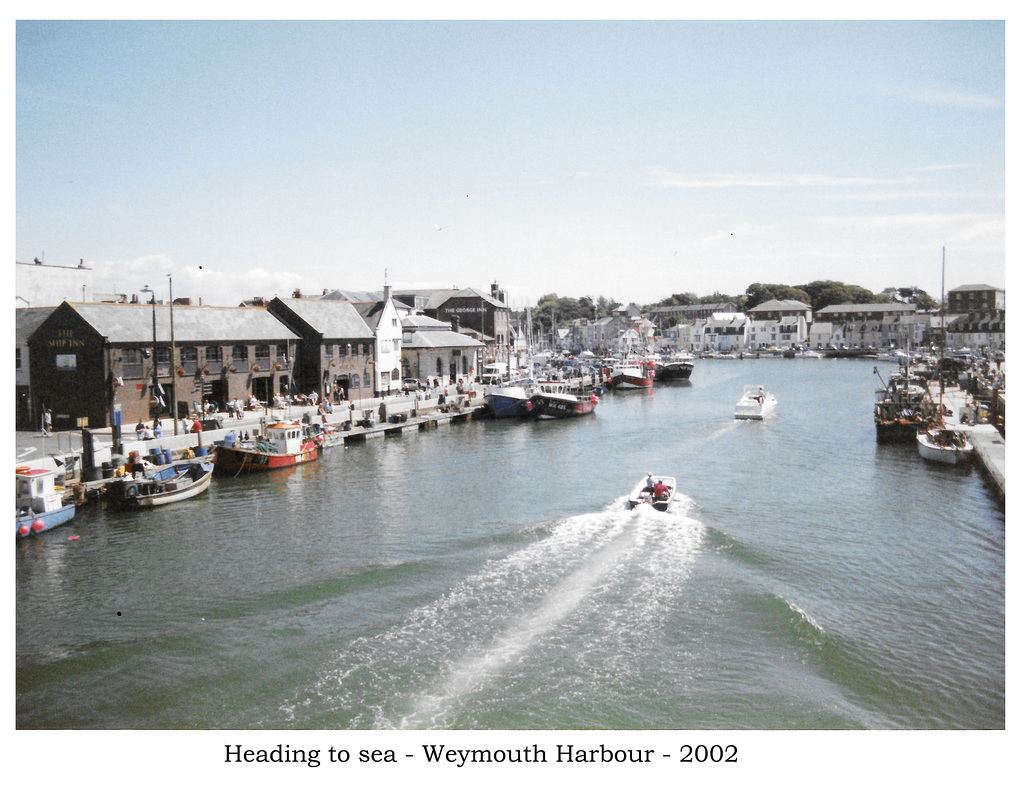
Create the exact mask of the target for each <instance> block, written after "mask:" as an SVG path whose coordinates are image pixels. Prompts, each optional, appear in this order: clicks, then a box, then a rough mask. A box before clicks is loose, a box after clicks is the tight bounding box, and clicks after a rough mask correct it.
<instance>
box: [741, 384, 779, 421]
mask: <svg viewBox="0 0 1024 785" xmlns="http://www.w3.org/2000/svg"><path fill="white" fill-rule="evenodd" d="M776 403H777V401H776V400H775V396H774V395H772V394H771V393H770V392H768V391H767V390H765V388H764V385H763V384H748V385H746V386H745V387H744V388H743V395H742V396H740V400H739V402H738V403H737V404H736V409H735V411H734V412H733V416H734V417H735V418H736V419H737V420H763V419H764V418H765V417H767V416H768V415H769V414H771V413H772V411H774V410H775V405H776Z"/></svg>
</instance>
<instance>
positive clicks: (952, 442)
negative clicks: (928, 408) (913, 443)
mask: <svg viewBox="0 0 1024 785" xmlns="http://www.w3.org/2000/svg"><path fill="white" fill-rule="evenodd" d="M917 453H918V455H920V456H921V457H922V458H924V459H925V460H926V461H934V462H936V463H946V464H950V465H951V466H955V465H956V464H958V463H965V462H967V461H969V460H970V459H971V458H972V457H974V445H973V444H971V443H970V441H968V439H967V434H965V433H964V432H963V431H957V430H954V429H953V428H950V427H949V426H947V425H944V424H942V423H939V424H937V425H934V426H932V427H930V428H927V429H925V430H923V431H921V432H920V433H919V434H918V435H917Z"/></svg>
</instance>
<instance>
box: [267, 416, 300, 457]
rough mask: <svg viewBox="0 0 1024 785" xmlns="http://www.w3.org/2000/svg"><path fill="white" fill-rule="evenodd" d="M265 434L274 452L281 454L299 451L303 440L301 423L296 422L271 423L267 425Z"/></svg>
mask: <svg viewBox="0 0 1024 785" xmlns="http://www.w3.org/2000/svg"><path fill="white" fill-rule="evenodd" d="M266 436H267V440H268V441H269V442H270V444H271V446H272V447H273V450H274V452H278V453H281V454H282V455H285V454H289V453H298V452H301V451H302V444H303V442H304V441H305V438H304V437H303V433H302V425H301V424H300V423H297V422H275V423H271V424H270V425H268V426H267V429H266Z"/></svg>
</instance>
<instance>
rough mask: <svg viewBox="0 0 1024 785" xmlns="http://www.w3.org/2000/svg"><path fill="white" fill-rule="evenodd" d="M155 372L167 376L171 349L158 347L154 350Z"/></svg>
mask: <svg viewBox="0 0 1024 785" xmlns="http://www.w3.org/2000/svg"><path fill="white" fill-rule="evenodd" d="M156 370H157V373H163V374H169V373H170V372H171V347H170V346H158V347H157V349H156Z"/></svg>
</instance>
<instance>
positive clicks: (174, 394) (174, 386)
mask: <svg viewBox="0 0 1024 785" xmlns="http://www.w3.org/2000/svg"><path fill="white" fill-rule="evenodd" d="M167 288H168V294H169V302H170V304H171V305H170V308H171V419H173V420H174V435H175V436H177V435H178V380H177V379H176V378H175V375H174V280H173V279H172V278H171V274H170V273H167ZM154 308H155V306H154Z"/></svg>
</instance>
